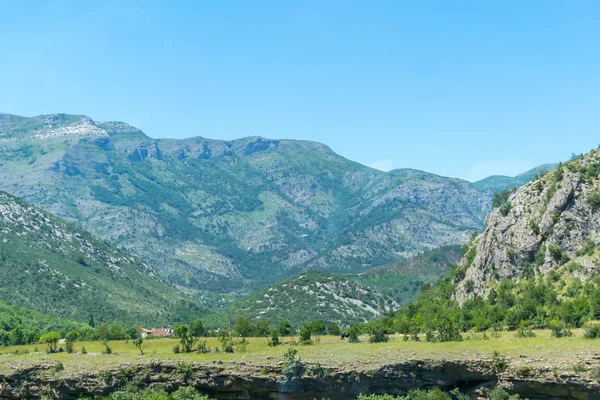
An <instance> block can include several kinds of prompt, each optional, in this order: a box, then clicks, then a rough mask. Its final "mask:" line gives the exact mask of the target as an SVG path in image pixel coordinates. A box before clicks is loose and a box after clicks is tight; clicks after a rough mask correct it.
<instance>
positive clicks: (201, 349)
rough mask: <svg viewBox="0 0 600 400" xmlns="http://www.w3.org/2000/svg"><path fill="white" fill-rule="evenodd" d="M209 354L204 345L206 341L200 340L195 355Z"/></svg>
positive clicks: (206, 345) (206, 346)
mask: <svg viewBox="0 0 600 400" xmlns="http://www.w3.org/2000/svg"><path fill="white" fill-rule="evenodd" d="M208 352H210V349H209V348H208V344H207V343H206V340H201V341H199V342H198V345H197V346H196V353H208Z"/></svg>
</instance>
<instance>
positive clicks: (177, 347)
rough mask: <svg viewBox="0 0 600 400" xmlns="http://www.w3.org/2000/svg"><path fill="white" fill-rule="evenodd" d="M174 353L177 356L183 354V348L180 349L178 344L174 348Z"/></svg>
mask: <svg viewBox="0 0 600 400" xmlns="http://www.w3.org/2000/svg"><path fill="white" fill-rule="evenodd" d="M173 353H175V354H179V353H181V347H179V345H178V344H176V345H175V346H173Z"/></svg>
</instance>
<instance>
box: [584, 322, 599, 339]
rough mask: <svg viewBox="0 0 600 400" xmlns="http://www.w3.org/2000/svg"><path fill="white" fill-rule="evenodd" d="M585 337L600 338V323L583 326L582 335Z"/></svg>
mask: <svg viewBox="0 0 600 400" xmlns="http://www.w3.org/2000/svg"><path fill="white" fill-rule="evenodd" d="M583 337H584V338H586V339H598V338H600V324H593V325H590V326H587V327H586V328H585V333H584V335H583Z"/></svg>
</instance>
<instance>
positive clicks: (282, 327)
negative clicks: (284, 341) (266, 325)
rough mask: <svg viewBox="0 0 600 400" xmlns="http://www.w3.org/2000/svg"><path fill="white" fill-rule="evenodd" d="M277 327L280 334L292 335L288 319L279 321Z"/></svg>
mask: <svg viewBox="0 0 600 400" xmlns="http://www.w3.org/2000/svg"><path fill="white" fill-rule="evenodd" d="M277 329H278V330H279V335H280V336H292V333H293V331H294V330H293V328H292V324H290V321H288V320H284V321H281V322H280V323H279V325H278V326H277Z"/></svg>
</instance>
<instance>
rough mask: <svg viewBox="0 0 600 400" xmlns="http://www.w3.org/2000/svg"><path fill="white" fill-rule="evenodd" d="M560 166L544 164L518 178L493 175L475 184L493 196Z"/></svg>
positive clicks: (474, 183) (474, 184)
mask: <svg viewBox="0 0 600 400" xmlns="http://www.w3.org/2000/svg"><path fill="white" fill-rule="evenodd" d="M557 166H558V164H556V163H554V164H543V165H540V166H538V167H535V168H533V169H530V170H529V171H526V172H523V173H522V174H519V175H517V176H504V175H492V176H488V177H487V178H484V179H481V180H479V181H477V182H473V186H475V187H476V188H477V189H479V190H481V191H484V192H488V193H491V194H495V193H500V192H503V191H504V190H509V189H512V188H515V187H519V186H523V185H524V184H526V183H527V182H529V181H531V180H532V179H534V178H535V177H536V176H538V175H543V174H544V173H546V172H550V171H554V170H555V169H556V167H557Z"/></svg>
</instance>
